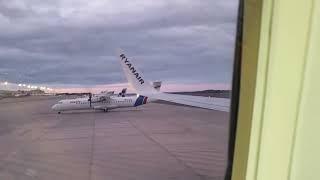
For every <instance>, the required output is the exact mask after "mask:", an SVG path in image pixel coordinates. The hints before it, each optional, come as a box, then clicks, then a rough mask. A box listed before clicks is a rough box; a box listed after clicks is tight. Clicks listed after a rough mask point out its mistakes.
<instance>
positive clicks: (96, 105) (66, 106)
mask: <svg viewBox="0 0 320 180" xmlns="http://www.w3.org/2000/svg"><path fill="white" fill-rule="evenodd" d="M148 102H150V100H149V99H148V98H147V97H145V96H129V97H117V96H111V97H109V98H106V99H105V100H102V101H97V100H94V98H93V100H92V101H91V105H90V101H89V99H88V98H76V99H66V100H61V101H59V103H57V104H55V105H53V106H52V109H53V110H55V111H59V112H60V111H68V110H83V109H100V110H108V109H115V108H125V107H136V106H140V105H143V104H146V103H148Z"/></svg>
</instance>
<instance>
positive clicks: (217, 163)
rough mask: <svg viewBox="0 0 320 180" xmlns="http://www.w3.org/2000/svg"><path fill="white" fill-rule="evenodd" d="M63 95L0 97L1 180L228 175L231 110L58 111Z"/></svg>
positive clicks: (195, 179)
mask: <svg viewBox="0 0 320 180" xmlns="http://www.w3.org/2000/svg"><path fill="white" fill-rule="evenodd" d="M59 99H61V98H58V97H21V98H7V99H2V100H0V180H34V179H35V180H57V179H59V180H127V179H137V180H150V179H152V180H157V179H159V180H167V179H168V180H206V179H210V180H211V179H212V180H222V179H223V176H224V173H225V172H224V171H225V167H226V160H227V142H228V137H227V136H228V126H229V123H228V121H229V118H228V116H229V115H228V113H225V112H220V111H214V110H205V109H199V108H192V107H186V106H175V105H167V104H156V103H154V104H147V105H144V106H140V107H138V108H126V109H115V110H111V111H109V112H107V113H104V112H100V111H97V112H94V111H91V110H88V111H73V112H63V113H62V114H57V113H56V112H53V111H51V109H50V107H51V106H52V105H53V104H54V103H56V102H57V101H58V100H59Z"/></svg>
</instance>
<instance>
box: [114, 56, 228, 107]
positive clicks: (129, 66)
mask: <svg viewBox="0 0 320 180" xmlns="http://www.w3.org/2000/svg"><path fill="white" fill-rule="evenodd" d="M118 54H119V61H120V64H121V66H122V69H123V72H124V73H125V75H126V78H127V80H128V82H129V84H130V85H131V87H132V88H133V89H135V90H136V91H137V93H138V94H140V95H143V96H146V97H149V98H151V99H158V100H164V101H169V102H174V103H178V104H184V105H189V106H194V107H200V108H205V109H213V110H219V111H229V106H230V100H229V99H225V98H208V97H201V96H190V95H179V94H168V93H162V92H159V91H157V90H156V89H155V88H154V87H153V86H152V85H151V84H149V83H146V82H147V80H146V79H145V77H144V76H143V74H142V72H141V71H139V70H138V68H137V67H136V66H135V65H134V64H133V63H132V60H131V59H128V57H127V56H126V55H125V54H124V53H123V51H122V50H119V52H118Z"/></svg>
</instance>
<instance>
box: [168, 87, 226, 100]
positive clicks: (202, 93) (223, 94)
mask: <svg viewBox="0 0 320 180" xmlns="http://www.w3.org/2000/svg"><path fill="white" fill-rule="evenodd" d="M170 93H171V94H184V95H193V96H206V97H209V96H210V97H218V98H230V97H231V90H211V89H210V90H203V91H193V92H170Z"/></svg>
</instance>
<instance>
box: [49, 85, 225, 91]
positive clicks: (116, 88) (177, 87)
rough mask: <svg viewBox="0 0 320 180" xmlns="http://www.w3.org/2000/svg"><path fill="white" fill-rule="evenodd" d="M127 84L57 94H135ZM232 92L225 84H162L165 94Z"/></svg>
mask: <svg viewBox="0 0 320 180" xmlns="http://www.w3.org/2000/svg"><path fill="white" fill-rule="evenodd" d="M128 86H129V85H128V84H127V83H119V84H107V85H96V86H90V87H66V88H55V92H57V93H62V92H69V93H80V92H92V93H99V92H101V91H105V90H108V91H115V92H119V91H121V89H123V88H128V92H134V90H133V89H132V88H130V87H128ZM208 89H214V90H230V89H231V87H230V85H229V84H223V83H198V84H162V87H161V91H164V92H177V91H201V90H208Z"/></svg>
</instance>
